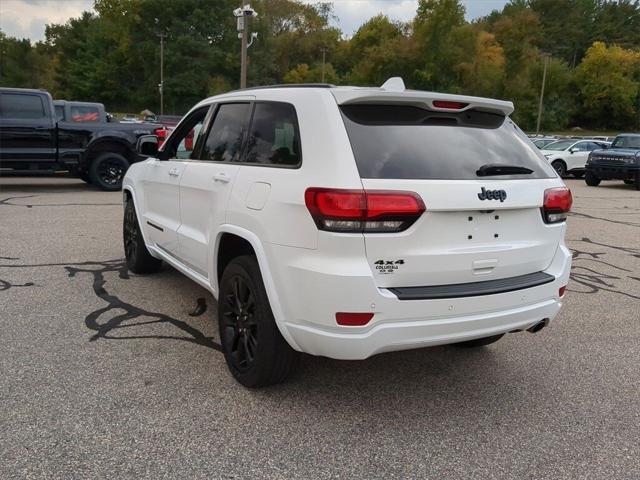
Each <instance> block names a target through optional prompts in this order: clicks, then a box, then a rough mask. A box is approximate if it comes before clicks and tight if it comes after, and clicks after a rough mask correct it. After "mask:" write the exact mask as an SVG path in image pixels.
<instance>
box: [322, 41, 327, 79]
mask: <svg viewBox="0 0 640 480" xmlns="http://www.w3.org/2000/svg"><path fill="white" fill-rule="evenodd" d="M326 60H327V49H326V48H323V49H322V83H324V65H325V63H326Z"/></svg>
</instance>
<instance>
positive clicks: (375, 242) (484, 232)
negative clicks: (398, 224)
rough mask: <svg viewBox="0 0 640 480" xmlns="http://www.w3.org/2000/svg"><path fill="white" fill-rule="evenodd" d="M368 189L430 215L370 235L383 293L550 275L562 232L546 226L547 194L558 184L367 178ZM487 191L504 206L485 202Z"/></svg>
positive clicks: (367, 243)
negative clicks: (403, 194) (415, 204)
mask: <svg viewBox="0 0 640 480" xmlns="http://www.w3.org/2000/svg"><path fill="white" fill-rule="evenodd" d="M362 183H363V186H364V188H365V189H366V190H404V191H413V192H416V193H418V194H419V195H420V197H422V199H423V201H424V203H425V206H426V211H425V212H424V213H423V214H422V216H421V217H420V219H418V221H417V222H416V223H415V224H413V225H412V226H411V227H410V228H409V229H408V230H406V231H404V232H399V233H380V234H376V233H367V234H365V246H366V252H367V258H368V260H369V264H370V266H371V269H372V271H373V272H374V277H375V279H376V283H377V285H378V286H379V287H410V286H430V285H448V284H455V283H467V282H478V281H483V280H493V279H498V278H509V277H516V276H520V275H525V274H528V273H533V272H540V271H542V270H544V269H545V268H547V267H548V266H549V264H550V263H551V260H552V259H553V256H554V254H555V252H556V249H557V247H558V245H559V243H560V242H561V240H562V236H563V235H564V225H563V224H554V225H547V224H545V223H544V222H543V220H542V214H541V211H540V209H541V207H542V203H543V195H544V190H545V189H546V188H552V187H555V186H557V181H555V180H533V181H527V182H522V181H519V180H504V181H500V180H491V181H484V182H482V181H456V182H450V181H442V180H433V181H431V180H412V181H407V180H388V179H385V180H381V179H362ZM482 188H485V191H486V190H491V191H495V190H503V191H504V192H505V193H506V199H505V200H504V201H503V202H500V200H480V198H479V197H478V194H480V193H481V192H482Z"/></svg>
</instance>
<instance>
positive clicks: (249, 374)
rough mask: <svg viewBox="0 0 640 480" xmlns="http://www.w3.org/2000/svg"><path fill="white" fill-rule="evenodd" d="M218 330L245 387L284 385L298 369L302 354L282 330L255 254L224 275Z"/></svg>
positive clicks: (231, 265)
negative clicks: (296, 368)
mask: <svg viewBox="0 0 640 480" xmlns="http://www.w3.org/2000/svg"><path fill="white" fill-rule="evenodd" d="M218 327H219V329H220V342H221V344H222V351H223V352H224V358H225V360H226V362H227V366H228V367H229V370H230V371H231V374H232V375H233V376H234V378H235V379H236V380H237V381H238V382H239V383H241V384H242V385H244V386H245V387H249V388H257V387H265V386H267V385H273V384H276V383H280V382H282V381H284V380H285V379H286V378H287V376H289V374H291V373H292V372H293V370H294V369H295V366H296V364H297V361H298V358H299V356H300V355H299V353H298V352H296V351H295V350H294V349H293V348H291V347H290V346H289V344H288V343H287V341H286V340H285V339H284V338H283V337H282V335H281V334H280V331H279V330H278V326H277V325H276V322H275V319H274V318H273V313H272V312H271V307H270V305H269V299H268V298H267V292H266V290H265V288H264V284H263V282H262V276H261V273H260V267H259V266H258V262H257V261H256V258H255V257H254V256H253V255H243V256H240V257H236V258H234V259H233V260H231V262H230V263H229V265H228V266H227V268H225V270H224V273H223V274H222V280H221V281H220V295H219V297H218Z"/></svg>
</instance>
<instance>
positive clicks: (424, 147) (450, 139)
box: [340, 104, 554, 180]
mask: <svg viewBox="0 0 640 480" xmlns="http://www.w3.org/2000/svg"><path fill="white" fill-rule="evenodd" d="M340 109H341V111H342V117H343V119H344V123H345V126H346V129H347V133H348V135H349V140H350V142H351V146H352V149H353V153H354V156H355V159H356V163H357V166H358V170H359V172H360V176H361V177H362V178H385V179H426V180H471V179H474V180H475V179H478V178H479V177H478V175H477V174H476V171H477V170H478V169H479V168H480V167H482V166H483V165H486V164H494V163H499V164H505V165H510V166H518V167H525V168H528V169H530V170H532V171H533V172H532V173H530V174H511V175H501V176H500V177H499V178H502V179H511V178H514V179H519V178H522V179H531V178H551V177H553V176H554V174H553V172H552V171H550V168H549V166H548V164H546V162H544V160H543V159H541V158H540V153H539V151H538V150H537V148H536V147H535V146H533V145H532V144H531V142H530V141H529V140H528V139H527V138H526V136H525V135H524V133H522V131H520V130H519V129H518V127H517V126H516V125H515V124H514V123H513V122H512V121H511V120H510V119H508V118H506V117H504V116H503V115H499V114H496V113H490V112H484V111H477V110H467V111H464V112H455V113H449V112H436V111H431V110H426V109H423V108H419V107H415V106H410V105H369V104H361V105H343V106H341V108H340ZM482 178H492V177H491V176H489V177H487V176H484V177H482Z"/></svg>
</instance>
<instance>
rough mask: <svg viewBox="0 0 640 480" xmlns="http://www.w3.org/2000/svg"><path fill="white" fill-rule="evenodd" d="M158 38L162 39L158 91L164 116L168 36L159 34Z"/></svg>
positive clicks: (161, 113)
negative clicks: (165, 42) (165, 44)
mask: <svg viewBox="0 0 640 480" xmlns="http://www.w3.org/2000/svg"><path fill="white" fill-rule="evenodd" d="M158 36H159V37H160V83H159V84H158V90H160V115H164V39H165V37H166V36H167V34H166V33H159V34H158Z"/></svg>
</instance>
